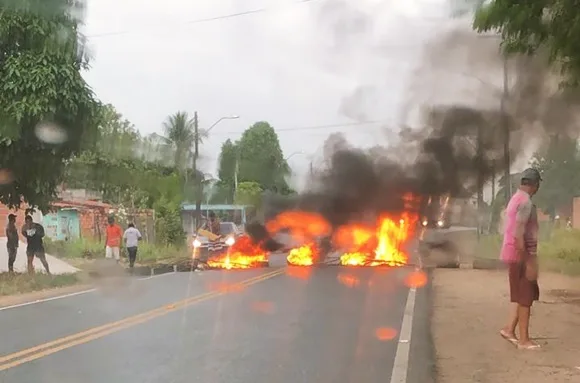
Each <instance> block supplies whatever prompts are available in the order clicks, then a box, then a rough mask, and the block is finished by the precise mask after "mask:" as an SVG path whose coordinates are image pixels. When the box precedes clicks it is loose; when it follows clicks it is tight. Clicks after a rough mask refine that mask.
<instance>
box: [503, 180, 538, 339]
mask: <svg viewBox="0 0 580 383" xmlns="http://www.w3.org/2000/svg"><path fill="white" fill-rule="evenodd" d="M540 181H542V178H541V176H540V173H539V172H538V171H537V170H536V169H526V170H524V172H523V173H522V178H521V185H520V188H519V189H518V191H517V192H516V193H515V194H514V195H513V197H512V198H511V199H510V201H509V203H508V206H507V208H506V212H505V224H504V237H503V245H502V249H501V260H502V261H503V262H505V263H506V264H507V265H508V269H509V284H510V301H511V302H512V304H513V311H512V313H511V314H510V317H509V322H508V324H507V325H506V326H505V327H504V328H503V329H502V330H501V331H500V334H501V336H502V337H504V338H505V339H507V340H509V341H510V342H512V343H514V344H516V345H517V347H518V349H522V350H534V349H538V348H540V345H538V344H537V343H535V342H533V341H532V340H531V339H530V334H529V327H530V310H531V307H532V303H533V302H534V301H537V300H538V299H539V297H540V290H539V287H538V260H537V249H538V228H539V226H538V216H537V213H536V206H535V205H534V204H533V203H532V199H531V197H532V196H533V195H534V194H536V193H537V192H538V189H539V188H540ZM517 326H519V340H518V338H516V327H517Z"/></svg>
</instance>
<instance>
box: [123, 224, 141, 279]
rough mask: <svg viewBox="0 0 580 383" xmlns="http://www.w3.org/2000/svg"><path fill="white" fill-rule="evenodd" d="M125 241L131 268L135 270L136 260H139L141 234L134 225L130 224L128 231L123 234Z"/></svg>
mask: <svg viewBox="0 0 580 383" xmlns="http://www.w3.org/2000/svg"><path fill="white" fill-rule="evenodd" d="M123 238H124V239H125V247H126V248H127V254H128V255H129V268H131V269H132V268H133V266H134V265H135V260H136V259H137V247H138V245H139V241H140V240H141V232H140V231H139V230H138V229H137V228H136V227H135V225H134V224H133V223H130V224H129V227H128V228H127V230H125V233H124V234H123Z"/></svg>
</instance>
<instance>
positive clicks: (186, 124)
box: [163, 112, 207, 170]
mask: <svg viewBox="0 0 580 383" xmlns="http://www.w3.org/2000/svg"><path fill="white" fill-rule="evenodd" d="M163 130H164V133H165V136H166V139H167V141H168V142H169V143H171V144H172V145H173V149H174V150H175V152H174V155H175V157H174V161H175V166H176V167H177V168H178V169H181V170H184V169H186V168H188V167H189V166H188V162H189V160H190V158H191V148H192V146H193V144H194V142H195V140H196V139H198V140H199V141H200V142H201V141H202V140H203V138H205V137H206V136H207V134H206V132H203V131H200V133H199V137H195V130H194V121H193V119H191V118H190V117H189V115H188V114H187V112H177V113H175V114H173V115H171V116H169V117H167V119H166V121H165V122H164V123H163Z"/></svg>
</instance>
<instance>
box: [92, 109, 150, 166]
mask: <svg viewBox="0 0 580 383" xmlns="http://www.w3.org/2000/svg"><path fill="white" fill-rule="evenodd" d="M100 113H101V123H100V124H99V126H98V140H97V145H96V146H97V149H98V150H99V151H101V153H103V154H105V155H108V156H110V157H114V158H133V157H134V156H135V154H136V153H135V152H136V149H138V145H139V144H140V141H141V140H140V139H141V137H140V135H139V132H137V130H136V129H135V126H134V125H133V124H131V122H129V120H127V119H125V118H123V115H122V114H121V113H119V112H118V111H117V110H116V109H115V107H114V106H113V105H111V104H107V105H103V106H102V107H101V109H100Z"/></svg>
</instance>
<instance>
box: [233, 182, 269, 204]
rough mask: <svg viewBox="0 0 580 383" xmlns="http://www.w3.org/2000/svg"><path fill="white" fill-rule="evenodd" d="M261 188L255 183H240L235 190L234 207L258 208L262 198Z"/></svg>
mask: <svg viewBox="0 0 580 383" xmlns="http://www.w3.org/2000/svg"><path fill="white" fill-rule="evenodd" d="M262 191H263V190H262V188H261V187H260V184H259V183H257V182H240V183H239V184H238V188H237V190H236V195H235V198H234V203H235V204H236V205H250V206H258V205H259V203H260V199H261V197H262Z"/></svg>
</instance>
